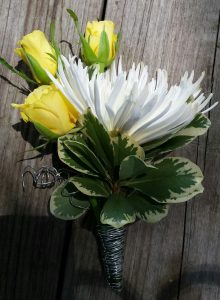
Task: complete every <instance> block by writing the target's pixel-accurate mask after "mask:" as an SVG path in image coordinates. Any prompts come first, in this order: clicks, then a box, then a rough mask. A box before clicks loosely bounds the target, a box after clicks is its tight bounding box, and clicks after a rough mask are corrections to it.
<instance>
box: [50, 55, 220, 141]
mask: <svg viewBox="0 0 220 300" xmlns="http://www.w3.org/2000/svg"><path fill="white" fill-rule="evenodd" d="M62 61H63V62H61V61H59V64H58V80H57V79H55V78H54V77H53V76H52V75H51V74H49V73H48V75H49V76H50V78H51V80H52V81H53V82H54V84H55V85H56V86H57V87H58V88H59V89H60V90H61V92H62V93H63V94H64V95H65V96H66V97H67V99H68V100H69V101H70V102H71V103H72V104H73V105H74V106H75V108H76V109H77V110H78V111H79V113H81V114H83V113H84V112H85V111H86V109H87V108H88V107H90V109H91V111H92V113H93V114H94V115H95V116H96V117H97V118H98V119H99V121H100V122H101V123H102V124H103V125H104V126H105V127H106V129H107V130H109V131H115V130H119V131H120V132H123V133H126V134H127V135H128V136H131V137H132V138H133V139H134V140H135V141H136V142H138V143H139V144H143V143H145V142H149V141H153V140H157V139H159V138H161V137H163V136H166V135H169V134H173V133H175V132H177V131H178V130H180V129H181V128H183V127H185V126H186V125H187V124H189V123H190V122H191V121H192V120H193V119H194V117H195V116H196V114H198V113H199V112H201V111H202V110H203V108H204V107H205V106H206V105H207V104H208V103H209V102H210V99H211V97H212V94H210V95H209V96H208V97H207V98H205V96H204V94H203V93H201V90H200V83H201V81H202V79H203V77H204V73H202V75H201V77H200V78H199V79H198V80H197V81H196V82H195V83H193V77H194V72H192V73H191V75H190V76H188V73H187V72H186V73H185V74H184V76H183V77H182V78H181V81H180V84H179V85H174V86H171V87H170V88H169V89H168V82H167V72H166V71H165V70H160V69H159V70H158V71H157V79H152V80H151V81H148V71H147V67H146V66H144V65H143V63H140V64H138V65H137V66H136V67H135V65H134V64H133V66H132V68H131V69H130V70H129V71H128V72H125V71H123V69H122V65H121V59H119V62H118V64H117V65H116V63H115V62H113V63H112V65H111V68H110V69H109V70H107V71H106V72H105V73H98V72H94V73H93V75H92V77H91V79H90V78H89V74H88V67H85V66H83V64H82V62H81V60H80V59H78V62H76V60H75V57H70V58H69V60H67V59H66V58H65V57H64V56H62ZM191 96H192V98H190V97H191ZM189 98H190V100H189ZM216 104H217V103H215V104H214V105H212V106H211V107H209V108H208V109H206V110H205V111H203V113H205V112H208V111H209V110H210V109H211V108H213V107H214V106H215V105H216Z"/></svg>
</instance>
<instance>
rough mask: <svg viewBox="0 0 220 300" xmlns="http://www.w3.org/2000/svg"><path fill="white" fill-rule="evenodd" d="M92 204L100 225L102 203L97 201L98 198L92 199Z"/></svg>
mask: <svg viewBox="0 0 220 300" xmlns="http://www.w3.org/2000/svg"><path fill="white" fill-rule="evenodd" d="M90 204H91V206H92V209H93V213H94V215H95V218H96V221H97V223H100V214H101V207H100V203H99V202H98V201H97V199H96V198H91V199H90Z"/></svg>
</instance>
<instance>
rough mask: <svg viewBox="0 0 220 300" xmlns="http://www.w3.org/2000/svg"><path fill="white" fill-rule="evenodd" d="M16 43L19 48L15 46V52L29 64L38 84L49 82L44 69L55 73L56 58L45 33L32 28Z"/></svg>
mask: <svg viewBox="0 0 220 300" xmlns="http://www.w3.org/2000/svg"><path fill="white" fill-rule="evenodd" d="M18 44H19V46H21V48H16V49H15V53H16V54H17V55H18V56H19V57H20V58H21V59H22V60H23V61H24V62H25V63H26V64H27V65H28V66H29V68H30V70H31V72H32V74H33V77H34V79H35V80H36V81H37V82H38V83H39V84H49V83H50V81H51V80H50V79H49V77H48V76H47V74H46V72H45V69H46V70H48V71H49V72H50V73H51V74H53V75H55V74H56V71H57V58H56V53H55V50H54V48H53V47H52V46H51V44H50V43H49V42H48V40H47V39H46V37H45V34H44V33H43V32H42V31H40V30H34V31H33V32H31V33H29V34H27V35H25V36H24V37H23V38H22V40H20V41H19V42H18Z"/></svg>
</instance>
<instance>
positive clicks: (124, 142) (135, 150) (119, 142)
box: [112, 134, 145, 166]
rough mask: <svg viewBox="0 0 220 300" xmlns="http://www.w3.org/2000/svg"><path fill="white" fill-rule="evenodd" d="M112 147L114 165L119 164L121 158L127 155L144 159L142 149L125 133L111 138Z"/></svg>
mask: <svg viewBox="0 0 220 300" xmlns="http://www.w3.org/2000/svg"><path fill="white" fill-rule="evenodd" d="M112 141H113V147H114V165H115V166H119V165H120V163H121V162H122V160H123V159H124V158H125V157H127V156H129V155H136V156H138V157H140V158H141V159H144V156H145V154H144V150H143V148H142V147H140V146H139V145H138V144H137V143H136V142H135V141H133V140H131V138H129V137H128V136H126V135H122V134H119V135H118V136H116V137H114V138H112Z"/></svg>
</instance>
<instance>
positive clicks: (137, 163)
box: [119, 155, 155, 180]
mask: <svg viewBox="0 0 220 300" xmlns="http://www.w3.org/2000/svg"><path fill="white" fill-rule="evenodd" d="M149 168H155V167H154V166H152V165H147V164H146V163H145V162H144V161H143V160H141V159H139V158H138V157H137V156H135V155H130V156H127V157H126V158H125V159H124V160H123V161H122V163H121V165H120V169H119V179H120V180H126V179H130V178H135V177H138V176H141V175H145V174H146V173H147V172H148V169H149Z"/></svg>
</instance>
